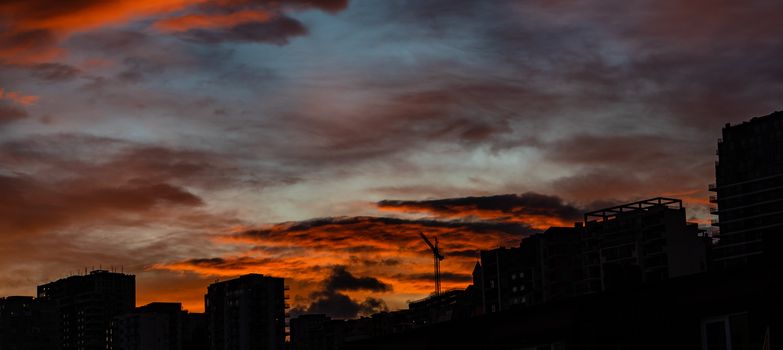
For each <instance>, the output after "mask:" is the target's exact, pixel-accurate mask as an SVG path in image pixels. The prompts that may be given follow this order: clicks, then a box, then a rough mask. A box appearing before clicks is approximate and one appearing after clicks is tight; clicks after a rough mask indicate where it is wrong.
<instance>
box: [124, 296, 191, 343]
mask: <svg viewBox="0 0 783 350" xmlns="http://www.w3.org/2000/svg"><path fill="white" fill-rule="evenodd" d="M186 315H187V311H183V310H182V304H180V303H151V304H147V305H144V306H141V307H138V308H136V310H135V311H134V312H132V313H128V314H124V315H121V316H118V317H116V318H115V319H114V321H113V322H112V327H111V334H110V338H111V339H110V340H111V344H112V347H111V349H112V350H141V349H144V350H183V349H185V348H184V347H183V333H184V326H185V322H186V321H187V318H186ZM188 350H190V349H188Z"/></svg>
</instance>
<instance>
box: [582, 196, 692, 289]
mask: <svg viewBox="0 0 783 350" xmlns="http://www.w3.org/2000/svg"><path fill="white" fill-rule="evenodd" d="M584 218H585V223H584V225H585V228H584V230H583V231H582V232H583V237H582V239H581V243H582V249H581V252H582V256H583V259H584V260H583V264H582V266H583V269H584V270H583V272H584V280H583V282H582V286H581V288H580V289H581V291H582V292H583V293H592V292H600V291H603V290H607V289H614V288H624V287H629V286H634V285H638V284H641V283H650V282H657V281H661V280H664V279H667V278H672V277H677V276H683V275H689V274H694V273H699V272H702V271H704V270H705V269H706V246H707V243H706V240H705V237H703V236H702V235H701V234H700V230H699V228H698V225H697V224H694V223H688V222H687V221H686V217H685V208H683V206H682V201H681V200H679V199H673V198H663V197H658V198H652V199H647V200H643V201H638V202H633V203H628V204H623V205H618V206H615V207H611V208H605V209H601V210H596V211H592V212H589V213H586V214H584Z"/></svg>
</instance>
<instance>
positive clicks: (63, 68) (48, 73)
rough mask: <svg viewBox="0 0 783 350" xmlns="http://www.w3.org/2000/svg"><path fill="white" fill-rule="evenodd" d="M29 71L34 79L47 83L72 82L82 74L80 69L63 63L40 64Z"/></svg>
mask: <svg viewBox="0 0 783 350" xmlns="http://www.w3.org/2000/svg"><path fill="white" fill-rule="evenodd" d="M29 69H30V71H31V73H32V75H33V76H34V77H36V78H38V79H42V80H46V81H66V80H71V79H73V78H75V77H77V76H79V74H81V73H82V72H81V70H79V69H78V68H76V67H73V66H69V65H67V64H62V63H39V64H36V65H33V66H31V67H30V68H29Z"/></svg>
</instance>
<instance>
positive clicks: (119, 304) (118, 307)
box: [38, 270, 136, 350]
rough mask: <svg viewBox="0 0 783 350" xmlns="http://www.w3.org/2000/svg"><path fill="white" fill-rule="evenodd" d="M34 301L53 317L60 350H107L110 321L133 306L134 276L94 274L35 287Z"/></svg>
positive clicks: (131, 309) (97, 272) (134, 300)
mask: <svg viewBox="0 0 783 350" xmlns="http://www.w3.org/2000/svg"><path fill="white" fill-rule="evenodd" d="M38 300H40V301H41V302H45V303H48V304H49V305H50V307H51V308H52V309H53V310H52V311H53V312H52V313H53V314H54V315H56V316H55V317H56V318H55V320H56V322H54V324H53V328H54V329H52V330H50V331H51V332H54V333H55V334H56V339H57V340H56V341H57V342H58V343H59V344H58V347H57V349H60V350H106V349H110V347H109V346H110V344H108V340H107V339H108V338H109V337H108V335H109V331H110V329H111V322H112V319H113V318H114V317H116V316H119V315H122V314H124V313H127V312H131V311H133V309H134V308H135V306H136V276H133V275H126V274H122V273H114V272H109V271H105V270H96V271H92V272H90V273H89V274H88V275H84V276H71V277H68V278H63V279H60V280H57V281H54V282H50V283H47V284H44V285H40V286H38Z"/></svg>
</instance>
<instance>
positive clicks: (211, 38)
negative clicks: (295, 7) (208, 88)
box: [178, 17, 307, 45]
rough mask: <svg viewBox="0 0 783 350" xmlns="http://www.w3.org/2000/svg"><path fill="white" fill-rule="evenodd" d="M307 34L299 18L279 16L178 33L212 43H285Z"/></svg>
mask: <svg viewBox="0 0 783 350" xmlns="http://www.w3.org/2000/svg"><path fill="white" fill-rule="evenodd" d="M306 34H307V28H306V27H305V26H304V25H303V24H302V23H301V22H299V21H298V20H296V19H294V18H291V17H279V18H276V19H273V20H270V21H268V22H250V23H242V24H239V25H236V26H233V27H230V28H224V29H191V30H188V31H186V32H183V33H180V34H178V35H179V36H180V37H181V38H183V39H185V40H190V41H197V42H204V43H210V44H215V43H220V42H225V41H229V42H230V41H240V42H241V41H245V42H259V43H269V44H275V45H285V44H288V42H289V40H290V39H291V38H293V37H297V36H303V35H306Z"/></svg>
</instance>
